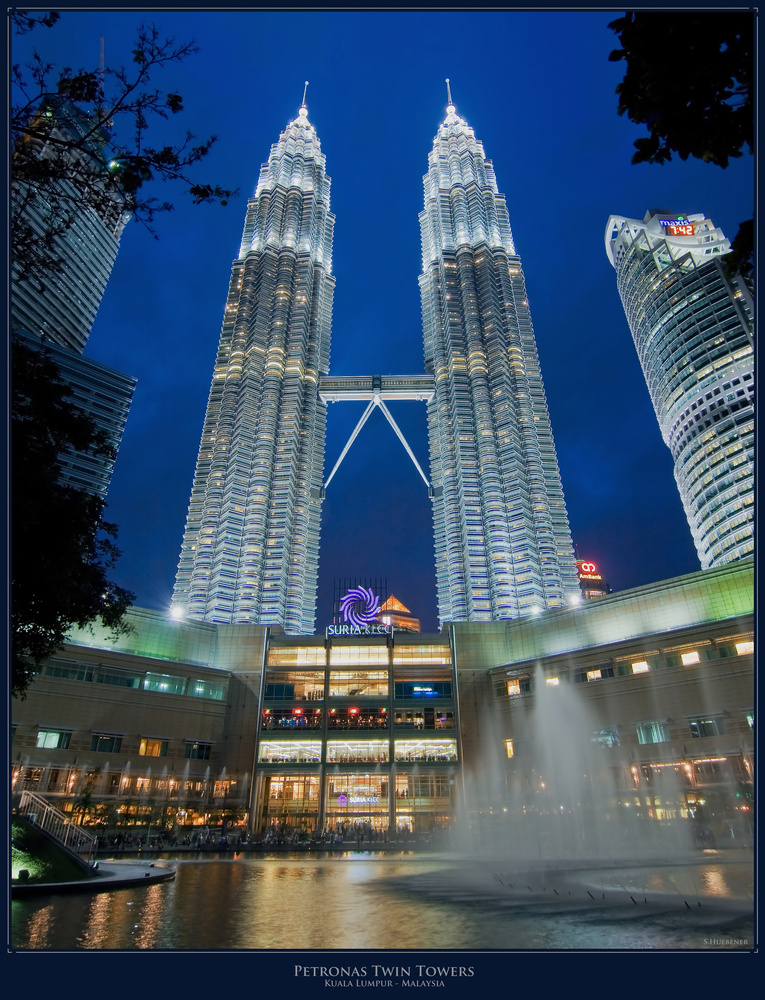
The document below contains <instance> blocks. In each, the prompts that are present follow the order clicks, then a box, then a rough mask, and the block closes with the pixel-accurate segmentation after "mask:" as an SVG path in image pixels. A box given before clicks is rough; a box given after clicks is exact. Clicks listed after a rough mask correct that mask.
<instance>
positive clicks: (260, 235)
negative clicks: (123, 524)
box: [173, 106, 335, 633]
mask: <svg viewBox="0 0 765 1000" xmlns="http://www.w3.org/2000/svg"><path fill="white" fill-rule="evenodd" d="M329 190H330V181H329V178H328V177H327V174H326V169H325V157H324V154H323V153H322V151H321V146H320V143H319V139H318V136H317V134H316V129H315V128H314V126H313V125H312V124H311V123H310V122H309V120H308V112H307V110H306V108H305V106H303V107H302V108H301V109H300V111H299V113H298V115H297V116H296V117H295V118H294V119H293V120H292V121H291V122H290V123H289V124H288V125H287V127H286V128H285V130H284V131H283V132H282V133H281V135H280V137H279V141H278V142H277V143H276V144H275V145H274V146H272V148H271V155H270V157H269V159H268V162H267V163H265V164H264V165H263V167H262V168H261V173H260V179H259V181H258V186H257V189H256V192H255V195H254V197H253V198H251V199H250V200H249V203H248V207H247V214H246V218H245V223H244V234H243V237H242V242H241V246H240V249H239V254H238V256H237V258H236V260H235V261H234V264H233V267H232V271H231V281H230V285H229V292H228V298H227V301H226V308H225V314H224V318H223V325H222V329H221V336H220V344H219V348H218V355H217V358H216V362H215V371H214V374H213V380H212V387H211V390H210V396H209V401H208V405H207V413H206V416H205V422H204V427H203V431H202V441H201V445H200V449H199V456H198V459H197V467H196V473H195V476H194V482H193V486H192V492H191V500H190V504H189V512H188V518H187V522H186V530H185V534H184V538H183V546H182V550H181V557H180V562H179V566H178V573H177V577H176V583H175V590H174V593H173V608H174V611H175V613H177V614H181V615H183V616H185V617H186V618H189V619H192V620H199V621H211V622H225V623H236V622H254V623H260V624H266V625H268V624H278V625H280V626H281V627H282V628H284V630H285V631H287V632H291V633H307V632H312V631H313V628H314V624H315V614H316V587H317V576H318V563H319V520H320V513H321V497H322V472H323V465H324V437H325V423H326V403H324V402H323V401H322V400H321V399H320V398H319V376H320V375H321V374H323V373H326V372H327V371H328V368H329V349H330V328H331V318H332V298H333V292H334V284H335V280H334V277H333V276H332V273H331V270H332V234H333V228H334V216H333V215H332V214H331V212H330V209H329Z"/></svg>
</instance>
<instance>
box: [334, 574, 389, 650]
mask: <svg viewBox="0 0 765 1000" xmlns="http://www.w3.org/2000/svg"><path fill="white" fill-rule="evenodd" d="M379 613H380V598H379V597H377V596H376V595H375V594H374V593H372V591H371V590H366V589H365V588H364V587H351V589H350V590H349V591H348V592H347V593H346V595H345V596H344V597H343V598H342V599H341V601H340V614H341V615H342V616H343V624H342V625H327V627H326V629H325V630H324V635H325V637H326V638H329V636H331V635H390V634H391V633H392V631H393V628H392V626H390V625H381V624H380V623H379V622H378V621H377V616H378V615H379Z"/></svg>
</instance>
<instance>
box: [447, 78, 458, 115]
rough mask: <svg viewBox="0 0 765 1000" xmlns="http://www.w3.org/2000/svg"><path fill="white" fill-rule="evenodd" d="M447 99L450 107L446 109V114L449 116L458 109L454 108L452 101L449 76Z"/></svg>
mask: <svg viewBox="0 0 765 1000" xmlns="http://www.w3.org/2000/svg"><path fill="white" fill-rule="evenodd" d="M446 97H447V101H448V105H449V106H448V107H447V109H446V113H447V114H449V115H453V114H454V112H455V111H456V110H457V109H456V108H455V107H454V102H453V101H452V88H451V87H450V86H449V77H448V76H447V78H446Z"/></svg>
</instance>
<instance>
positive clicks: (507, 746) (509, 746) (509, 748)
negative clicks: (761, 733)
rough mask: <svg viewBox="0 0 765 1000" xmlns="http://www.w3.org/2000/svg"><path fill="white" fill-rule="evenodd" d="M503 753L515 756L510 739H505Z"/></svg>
mask: <svg viewBox="0 0 765 1000" xmlns="http://www.w3.org/2000/svg"><path fill="white" fill-rule="evenodd" d="M505 753H506V754H507V756H508V757H514V756H515V747H514V746H513V741H512V740H505Z"/></svg>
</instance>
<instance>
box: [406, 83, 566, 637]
mask: <svg viewBox="0 0 765 1000" xmlns="http://www.w3.org/2000/svg"><path fill="white" fill-rule="evenodd" d="M428 164H429V165H428V173H427V174H426V175H425V178H424V185H425V209H424V211H423V212H422V214H421V215H420V228H421V235H422V275H421V276H420V292H421V299H422V315H423V333H424V345H425V365H426V369H427V371H428V372H429V373H432V374H433V376H434V379H435V394H434V396H433V399H432V400H431V402H430V403H429V404H428V431H429V440H430V461H431V480H432V496H433V512H434V531H435V548H436V579H437V589H438V610H439V619H440V620H441V622H460V621H493V620H498V619H512V618H519V617H522V616H524V615H528V614H532V613H534V612H537V611H543V610H546V609H548V608H556V607H562V606H564V605H565V604H566V603H568V602H574V601H576V600H577V599H578V595H579V584H578V580H577V572H576V566H575V563H574V552H573V546H572V542H571V535H570V530H569V525H568V517H567V514H566V507H565V503H564V498H563V489H562V486H561V480H560V473H559V470H558V463H557V458H556V454H555V446H554V443H553V437H552V431H551V427H550V418H549V414H548V411H547V401H546V398H545V392H544V387H543V384H542V375H541V371H540V366H539V357H538V355H537V348H536V342H535V338H534V330H533V327H532V324H531V314H530V312H529V304H528V298H527V294H526V287H525V281H524V276H523V269H522V267H521V259H520V257H519V256H518V254H517V252H516V249H515V245H514V242H513V236H512V233H511V230H510V221H509V217H508V211H507V206H506V204H505V198H504V196H503V195H502V194H500V193H499V191H498V188H497V182H496V179H495V175H494V168H493V165H492V163H491V161H489V160H487V159H486V155H485V153H484V150H483V146H482V144H481V143H480V142H479V141H478V140H477V139H476V137H475V133H474V131H473V129H472V128H470V126H469V125H468V124H467V122H466V121H465V120H464V119H463V118H461V117H460V116H459V115H458V114H457V113H456V109H455V107H454V105H453V104H451V103H450V104H449V107H448V108H447V115H446V119H445V120H444V121H443V123H442V124H441V126H440V128H439V130H438V134H437V135H436V138H435V140H434V143H433V149H432V151H431V153H430V155H429V160H428Z"/></svg>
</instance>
